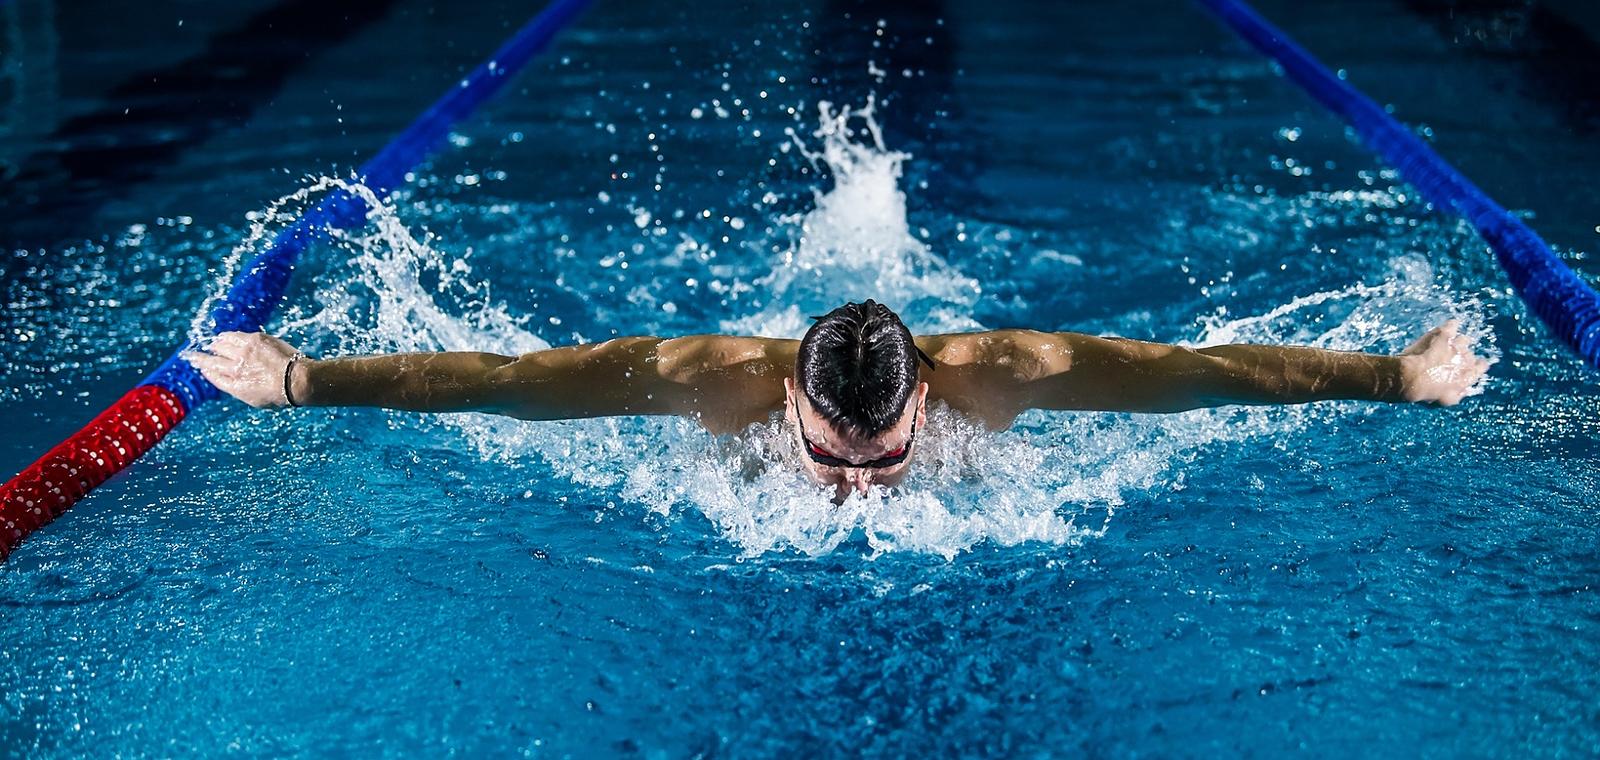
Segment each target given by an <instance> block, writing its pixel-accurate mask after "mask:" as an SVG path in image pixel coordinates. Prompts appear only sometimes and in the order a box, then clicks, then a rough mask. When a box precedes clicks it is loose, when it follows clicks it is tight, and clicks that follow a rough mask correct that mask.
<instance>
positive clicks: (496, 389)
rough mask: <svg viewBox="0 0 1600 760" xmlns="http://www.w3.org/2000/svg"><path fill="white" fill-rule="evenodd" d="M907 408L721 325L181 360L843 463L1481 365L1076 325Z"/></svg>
mask: <svg viewBox="0 0 1600 760" xmlns="http://www.w3.org/2000/svg"><path fill="white" fill-rule="evenodd" d="M917 345H918V347H920V348H921V349H922V350H923V351H924V352H925V353H927V354H928V355H929V356H931V357H933V361H934V364H935V365H936V367H937V369H935V370H932V371H930V370H927V369H922V370H920V372H921V378H920V380H921V382H919V383H918V386H917V389H916V391H915V392H914V393H913V395H912V398H911V400H910V401H909V402H908V404H907V408H906V410H905V412H904V413H902V415H901V419H900V420H899V421H898V422H897V423H896V424H895V425H894V426H892V427H891V428H889V429H888V430H885V431H884V432H882V433H881V434H879V435H876V436H872V437H870V438H865V439H863V438H858V437H853V436H851V435H848V434H846V433H845V432H843V431H840V430H837V429H835V428H834V427H833V426H831V425H829V424H828V422H827V421H826V420H825V419H823V418H822V417H821V416H819V415H817V414H816V412H815V410H813V409H812V407H811V404H810V399H808V398H807V397H806V395H805V393H803V392H800V391H799V390H798V389H797V387H796V386H795V383H794V378H793V371H794V362H795V353H796V351H797V349H798V348H799V341H796V340H786V339H778V338H753V337H740V336H730V335H692V336H686V337H681V338H666V339H663V338H656V337H648V336H641V337H632V338H617V339H614V340H609V341H605V342H604V343H592V344H582V345H576V346H564V347H560V348H551V349H547V350H544V351H535V352H531V353H527V354H523V355H521V356H516V357H511V356H501V355H499V354H490V353H480V352H465V351H457V352H440V353H411V354H385V355H375V356H357V357H344V358H335V359H317V360H313V359H310V358H299V359H295V360H293V361H291V360H292V359H294V357H295V356H296V354H297V353H298V352H296V350H295V349H294V347H293V346H290V345H289V344H288V343H285V342H284V341H282V340H280V339H278V338H275V337H272V336H270V335H266V334H263V333H237V332H234V333H223V334H221V335H219V336H217V338H216V340H215V341H213V342H212V344H211V345H209V346H208V347H206V349H205V350H204V351H196V352H191V353H189V354H188V355H187V358H188V359H189V361H190V362H191V363H193V364H194V365H195V367H196V368H198V369H199V370H200V371H201V372H202V373H203V374H204V375H205V377H206V378H207V379H208V380H210V381H211V382H212V383H213V384H215V385H216V386H217V387H218V388H219V389H221V390H222V391H224V392H226V393H228V394H230V395H232V396H234V397H235V398H238V399H239V400H241V401H244V402H245V403H247V404H250V405H251V406H255V407H260V408H270V407H281V406H285V405H287V404H288V403H289V400H290V399H291V398H292V400H293V402H294V403H295V404H296V405H299V406H368V407H382V408H388V409H401V410H410V411H419V412H488V413H494V414H503V415H507V416H511V417H517V418H520V419H528V420H556V419H575V418H587V417H605V416H627V415H662V414H671V415H679V416H684V417H689V418H691V419H694V420H696V421H697V422H699V423H700V424H701V425H703V426H704V427H705V428H706V429H707V430H710V431H711V432H713V433H739V432H741V431H743V430H744V429H746V428H747V427H749V426H750V425H752V424H756V423H761V422H766V421H768V420H770V419H771V417H772V415H773V414H774V413H775V412H779V411H780V410H781V411H783V414H784V417H785V419H786V420H788V422H789V424H790V425H792V426H794V427H795V430H794V435H795V437H796V439H797V440H796V444H797V446H798V445H800V444H799V440H798V439H799V437H800V434H801V432H802V430H803V432H804V434H805V436H806V437H809V438H810V439H811V440H812V441H813V442H815V443H817V444H818V445H819V446H821V447H823V448H825V449H826V450H827V451H828V453H830V454H832V455H834V456H836V457H838V458H840V459H844V460H847V461H849V462H857V463H860V462H868V461H871V460H874V459H878V458H881V457H883V456H884V455H885V454H887V453H890V452H893V451H894V450H896V449H898V448H900V447H901V446H903V445H904V444H905V443H906V441H907V440H908V439H909V438H910V437H911V435H912V431H913V429H915V430H917V431H918V432H920V430H921V427H922V425H924V424H926V420H927V416H926V406H927V402H928V401H930V400H931V401H937V402H944V403H945V404H948V405H949V406H950V408H951V409H953V410H954V411H956V412H957V413H959V414H961V415H964V416H966V417H968V418H970V419H972V420H975V421H977V422H979V423H981V424H983V425H985V426H986V427H988V428H990V429H996V430H998V429H1003V428H1005V427H1008V426H1009V425H1010V424H1011V423H1012V421H1013V420H1015V419H1016V416H1017V415H1018V414H1020V413H1021V412H1023V411H1025V410H1027V409H1054V410H1084V411H1121V412H1153V413H1160V412H1179V411H1184V410H1188V409H1198V408H1204V407H1213V406H1224V405H1229V404H1298V403H1305V402H1310V401H1321V400H1330V399H1357V400H1366V401H1381V402H1413V403H1429V404H1437V405H1441V406H1450V405H1453V404H1456V403H1459V402H1460V401H1461V399H1462V398H1463V397H1464V396H1466V395H1468V394H1469V393H1470V392H1472V389H1473V388H1474V386H1475V385H1476V383H1477V382H1478V380H1479V379H1480V378H1482V377H1483V375H1484V373H1485V372H1486V371H1487V369H1488V366H1489V363H1488V362H1487V361H1486V360H1485V359H1483V358H1482V357H1480V356H1478V355H1476V354H1474V353H1473V351H1472V346H1471V343H1470V341H1469V340H1468V339H1467V338H1466V337H1464V336H1462V335H1461V334H1460V333H1459V325H1458V324H1457V323H1456V322H1455V321H1454V320H1451V321H1449V322H1446V323H1445V324H1443V325H1441V326H1439V327H1436V328H1434V329H1433V330H1430V331H1428V332H1427V333H1426V334H1424V335H1423V336H1422V337H1421V338H1419V339H1418V340H1417V341H1416V342H1415V343H1413V344H1412V345H1411V346H1410V347H1409V348H1407V349H1406V350H1405V351H1402V352H1401V353H1399V354H1396V355H1393V356H1386V355H1381V354H1367V353H1360V352H1353V351H1328V350H1324V349H1317V348H1306V347H1298V346H1268V345H1250V344H1234V345H1225V346H1209V347H1205V348H1199V349H1193V348H1187V347H1182V346H1174V345H1167V344H1162V343H1149V342H1145V341H1136V340H1128V339H1124V338H1103V337H1097V336H1093V335H1085V334H1081V333H1071V332H1039V331H1034V330H994V331H989V332H977V333H956V334H948V335H930V336H923V337H920V338H918V339H917ZM915 458H916V451H915V445H913V446H912V451H911V455H910V456H909V457H907V459H906V461H904V462H902V463H900V464H898V465H895V466H892V467H886V468H865V467H849V466H835V467H829V466H824V465H821V464H819V463H817V462H815V461H813V460H811V459H810V458H809V457H806V456H804V455H802V456H801V457H800V460H801V462H802V467H803V469H804V470H805V473H806V475H807V476H808V477H809V478H811V480H812V481H814V482H816V483H817V484H818V485H822V486H829V487H832V488H834V489H835V494H836V496H839V497H841V498H842V497H844V496H847V495H848V494H849V493H850V492H852V491H854V492H865V491H867V490H869V489H871V488H872V487H873V486H875V485H882V486H893V485H895V484H897V483H899V482H900V481H901V480H902V479H904V477H905V475H906V473H907V471H908V470H909V468H910V466H911V462H912V461H914V460H915Z"/></svg>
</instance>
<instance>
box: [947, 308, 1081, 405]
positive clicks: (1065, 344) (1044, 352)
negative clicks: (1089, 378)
mask: <svg viewBox="0 0 1600 760" xmlns="http://www.w3.org/2000/svg"><path fill="white" fill-rule="evenodd" d="M1075 335H1076V334H1075V333H1054V332H1041V331H1039V330H1023V329H1008V330H987V331H984V332H970V333H946V334H941V335H926V336H922V337H919V338H917V339H916V340H917V346H918V347H919V348H921V349H922V350H923V352H924V353H926V354H928V356H929V357H931V358H932V359H933V363H934V366H935V369H934V370H933V371H932V372H924V373H923V374H922V379H923V380H924V381H926V382H927V383H928V396H929V398H930V399H933V400H940V401H944V402H945V403H947V404H949V405H950V408H951V409H954V410H955V411H957V412H960V413H962V414H964V415H966V416H968V417H971V418H974V419H976V420H979V421H980V422H982V423H983V424H985V425H986V426H988V427H989V428H991V429H1002V428H1005V427H1007V426H1009V425H1010V424H1011V422H1012V421H1013V420H1015V419H1016V416H1017V415H1018V414H1021V413H1022V411H1023V410H1024V409H1027V408H1028V403H1027V396H1026V393H1025V392H1024V391H1025V388H1026V387H1027V385H1028V384H1029V383H1032V382H1034V381H1036V380H1040V379H1043V378H1046V377H1049V376H1052V375H1056V374H1060V373H1062V372H1066V371H1067V370H1068V369H1069V368H1070V367H1071V363H1072V339H1073V337H1074V336H1075Z"/></svg>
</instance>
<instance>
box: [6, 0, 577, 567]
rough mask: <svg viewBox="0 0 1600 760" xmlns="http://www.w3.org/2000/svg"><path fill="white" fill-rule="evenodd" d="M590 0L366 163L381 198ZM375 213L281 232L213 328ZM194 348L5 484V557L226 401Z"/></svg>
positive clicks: (527, 30)
mask: <svg viewBox="0 0 1600 760" xmlns="http://www.w3.org/2000/svg"><path fill="white" fill-rule="evenodd" d="M0 2H4V0H0ZM590 2H591V0H555V2H552V3H551V4H550V5H549V6H547V7H546V8H545V9H544V10H543V11H542V12H540V13H539V15H537V16H535V17H533V18H532V19H531V20H529V21H528V23H527V24H525V25H523V27H522V28H521V29H519V30H518V31H517V33H516V34H515V35H513V36H512V37H511V38H510V39H509V40H507V41H506V42H505V44H503V45H501V47H500V49H499V50H497V51H495V54H494V56H493V57H492V58H490V59H489V60H487V61H484V62H483V63H482V64H480V65H479V66H478V67H477V68H476V69H474V70H473V71H472V73H471V74H468V75H467V76H466V78H464V79H462V80H461V81H460V83H459V84H458V85H457V86H455V87H452V88H451V89H450V90H449V91H448V92H446V93H445V94H444V95H443V96H442V97H440V98H439V99H438V100H437V101H435V102H434V103H433V105H432V106H430V107H429V108H428V110H427V111H424V112H423V113H422V115H421V116H419V117H417V119H416V120H415V121H413V122H412V123H411V125H410V126H408V127H406V129H405V131H403V132H401V133H400V134H399V135H396V136H395V138H394V139H393V140H391V141H389V144H388V145H385V146H384V147H383V149H382V150H380V151H378V154H377V155H375V156H373V157H372V158H371V159H370V160H368V161H367V162H366V163H365V164H363V165H362V167H361V169H360V177H361V181H362V184H364V185H366V186H367V187H369V188H371V189H372V191H373V192H374V193H375V194H376V195H377V196H378V197H380V198H381V197H384V196H386V195H388V194H389V193H390V192H392V191H393V190H394V189H395V188H396V187H399V186H400V185H401V184H403V183H404V182H405V175H406V172H408V171H410V170H411V169H412V168H414V167H416V166H417V165H418V164H420V163H421V162H422V161H423V160H424V159H426V158H427V157H428V155H430V154H431V153H432V152H433V151H434V150H435V149H436V148H438V147H439V145H441V144H442V143H443V142H444V138H445V136H446V135H447V134H448V133H449V131H450V128H451V127H453V126H455V125H456V124H457V123H459V122H460V121H461V120H463V119H465V118H467V117H468V116H471V115H472V113H473V112H474V111H476V110H477V108H478V106H480V105H482V104H483V103H484V101H486V100H488V99H489V98H491V97H493V96H494V95H495V94H496V93H498V92H499V91H500V90H501V88H503V87H504V86H505V84H506V82H508V81H510V79H511V78H512V76H513V75H515V74H516V73H517V72H518V71H521V70H522V68H523V66H525V65H526V64H527V63H528V61H530V60H532V58H533V56H535V55H537V54H538V53H539V52H541V51H543V50H544V49H545V48H546V47H548V46H549V44H550V42H551V41H552V40H553V39H555V36H556V34H557V33H558V32H560V31H561V30H562V29H564V28H566V27H567V26H568V25H570V24H571V23H572V22H573V21H574V20H575V19H576V18H577V17H578V15H579V14H580V13H582V11H583V10H584V9H585V8H587V7H588V6H589V4H590ZM367 211H368V209H367V206H366V203H365V202H364V201H362V200H361V199H360V198H358V197H356V196H355V195H353V194H351V193H349V192H345V191H342V190H341V191H339V192H336V193H332V194H330V195H329V196H328V197H327V198H326V199H324V200H323V201H322V202H321V203H319V204H318V205H317V206H315V207H314V208H312V209H311V210H310V211H309V212H307V213H306V214H304V215H302V216H301V217H300V218H299V219H298V220H297V221H296V222H295V223H294V224H293V225H291V226H289V227H288V228H286V229H284V230H283V231H281V232H279V233H278V234H277V236H275V237H274V238H273V240H272V243H271V245H269V246H268V247H267V250H266V251H264V252H262V253H261V254H260V255H258V256H256V257H255V258H254V259H252V260H250V262H249V263H247V264H246V265H245V266H244V268H243V270H242V271H241V273H240V274H239V276H238V277H236V278H234V281H233V283H232V284H231V285H230V286H229V288H228V290H227V292H226V293H225V294H224V295H223V296H222V298H221V299H220V300H219V301H218V302H217V304H216V306H215V307H214V308H213V309H212V312H211V321H212V332H214V333H216V332H226V331H229V330H243V331H253V330H259V329H261V327H262V326H263V325H265V324H266V322H267V320H268V319H270V318H271V317H272V312H273V310H274V309H276V308H277V306H278V303H279V301H281V300H283V292H284V289H285V288H286V287H287V286H288V284H289V277H290V275H292V274H293V272H294V264H295V261H296V260H298V259H299V257H300V254H301V252H303V251H304V250H305V249H306V248H307V247H308V246H310V245H311V244H312V243H314V242H316V241H317V240H319V239H321V238H322V237H323V236H325V235H326V234H327V231H328V229H329V228H330V227H352V226H356V225H360V224H364V223H365V222H366V217H367ZM192 347H193V344H185V345H183V346H180V347H179V348H178V350H176V351H174V352H173V354H172V356H171V357H170V358H168V359H167V360H166V361H164V362H162V363H161V365H160V366H158V367H156V369H155V371H154V372H151V373H150V375H149V376H148V377H146V378H145V379H144V381H143V382H142V383H140V384H139V385H138V386H136V387H135V388H134V389H133V390H131V391H128V393H126V394H125V395H123V396H122V398H120V399H118V400H117V401H116V402H115V403H113V404H112V405H111V406H110V407H108V408H106V410H105V411H103V412H101V413H100V414H99V415H98V416H96V417H95V418H94V420H92V421H91V422H90V423H89V424H88V425H86V426H84V428H83V429H82V430H79V431H78V432H77V433H74V434H73V435H72V436H71V437H69V438H67V439H66V440H65V441H62V442H61V443H60V444H57V445H56V446H55V447H54V448H52V449H50V450H49V451H48V452H46V453H45V455H44V456H42V457H40V458H39V459H38V461H36V462H34V463H33V464H32V465H29V466H28V468H27V469H25V470H23V471H22V472H20V473H18V474H17V475H16V476H15V477H13V478H11V479H10V480H8V481H6V483H5V485H3V486H0V560H3V559H5V558H6V557H7V556H8V555H9V554H10V553H11V550H12V549H13V548H15V547H16V545H17V544H18V543H20V542H21V541H22V540H23V539H24V538H26V537H27V536H28V535H29V534H30V533H32V532H33V531H35V530H38V529H39V528H40V527H41V526H43V525H45V524H46V523H48V522H50V521H51V520H53V519H55V518H56V517H58V516H60V515H61V513H63V512H65V511H66V510H67V509H68V508H70V507H71V506H72V505H73V504H75V503H77V502H78V501H79V500H80V499H82V498H83V497H84V496H85V495H87V494H88V493H89V491H91V490H93V489H94V488H95V486H98V485H100V484H101V483H104V482H105V481H106V480H108V479H110V478H111V476H113V475H115V474H117V473H118V472H121V471H122V470H123V469H125V468H127V467H128V466H129V465H131V464H133V462H134V461H135V460H137V459H138V458H139V457H140V456H143V455H144V453H145V452H147V451H149V450H150V449H152V448H154V447H155V445H156V444H157V443H159V442H160V441H161V439H162V438H164V437H166V435H167V434H168V433H170V432H172V429H173V428H175V427H177V426H178V425H179V424H180V423H182V422H183V420H184V418H185V417H186V416H188V414H189V412H191V411H193V410H194V409H195V408H196V407H198V406H200V405H201V404H203V403H205V402H206V401H209V400H211V399H214V398H217V397H218V396H219V395H220V392H219V391H218V390H217V389H216V387H215V386H213V385H211V383H209V382H207V381H206V379H205V378H204V377H201V375H200V373H199V372H197V371H196V370H195V368H194V367H193V366H190V364H189V362H187V361H185V360H184V359H183V356H182V355H183V352H184V351H185V350H188V349H189V348H192Z"/></svg>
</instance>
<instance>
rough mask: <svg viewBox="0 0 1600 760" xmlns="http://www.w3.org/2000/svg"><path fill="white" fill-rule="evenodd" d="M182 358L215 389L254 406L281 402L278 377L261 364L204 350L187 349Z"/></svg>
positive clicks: (276, 404)
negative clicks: (273, 375) (248, 363)
mask: <svg viewBox="0 0 1600 760" xmlns="http://www.w3.org/2000/svg"><path fill="white" fill-rule="evenodd" d="M183 358H184V359H185V360H186V361H188V362H189V363H190V364H191V365H193V366H194V368H195V369H196V370H199V372H200V375H201V376H202V377H204V378H205V379H206V380H207V381H209V382H210V383H211V384H212V385H215V386H217V389H218V390H220V391H222V392H223V393H226V394H228V395H230V396H232V397H234V398H236V399H239V400H240V401H243V402H245V403H246V404H249V405H251V406H253V407H256V408H264V407H271V406H279V405H281V403H282V390H281V389H280V388H281V386H280V381H278V380H277V378H275V377H270V376H269V375H270V374H271V373H268V372H264V371H263V370H262V368H261V367H260V366H257V365H247V364H246V363H245V362H244V361H242V360H240V359H234V358H228V357H225V356H218V355H216V354H214V353H207V352H204V351H186V352H184V354H183Z"/></svg>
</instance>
